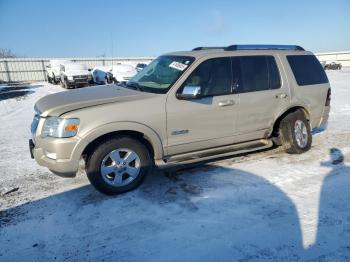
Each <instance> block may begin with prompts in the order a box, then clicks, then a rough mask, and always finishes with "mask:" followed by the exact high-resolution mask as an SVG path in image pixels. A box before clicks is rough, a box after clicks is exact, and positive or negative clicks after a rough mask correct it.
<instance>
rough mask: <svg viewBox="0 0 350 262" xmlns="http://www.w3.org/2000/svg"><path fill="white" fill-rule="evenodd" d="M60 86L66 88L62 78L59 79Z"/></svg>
mask: <svg viewBox="0 0 350 262" xmlns="http://www.w3.org/2000/svg"><path fill="white" fill-rule="evenodd" d="M60 86H61V87H62V88H66V87H65V85H64V80H62V78H61V80H60Z"/></svg>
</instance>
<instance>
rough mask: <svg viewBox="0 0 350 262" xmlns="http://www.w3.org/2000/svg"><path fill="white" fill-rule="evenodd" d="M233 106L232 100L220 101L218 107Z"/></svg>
mask: <svg viewBox="0 0 350 262" xmlns="http://www.w3.org/2000/svg"><path fill="white" fill-rule="evenodd" d="M234 104H235V101H234V100H226V101H220V102H219V104H218V105H219V106H221V107H224V106H233V105H234Z"/></svg>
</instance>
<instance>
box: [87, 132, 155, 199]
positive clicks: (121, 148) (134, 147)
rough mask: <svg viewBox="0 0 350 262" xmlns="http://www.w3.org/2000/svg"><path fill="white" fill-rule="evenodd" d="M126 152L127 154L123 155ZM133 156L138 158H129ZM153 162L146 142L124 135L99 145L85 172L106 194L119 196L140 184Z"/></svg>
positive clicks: (95, 185) (89, 159)
mask: <svg viewBox="0 0 350 262" xmlns="http://www.w3.org/2000/svg"><path fill="white" fill-rule="evenodd" d="M128 150H129V152H127V151H128ZM130 151H131V152H132V153H134V154H135V155H136V157H135V155H133V154H132V153H130ZM124 152H127V153H126V154H125V155H123V154H124ZM128 154H130V155H129V156H130V157H129V159H128V157H127V156H128ZM133 158H135V160H133V161H130V160H132V159H133ZM128 161H129V162H128ZM152 163H153V162H152V160H151V156H150V153H149V151H148V149H147V148H146V146H145V145H144V144H142V143H141V142H139V141H138V140H136V139H133V138H130V137H126V136H124V137H119V138H112V139H109V140H106V141H105V142H104V143H102V144H101V145H99V146H98V147H97V148H96V149H95V150H94V151H93V153H92V154H91V155H90V157H89V158H88V160H87V165H86V173H87V177H88V179H89V181H90V183H91V184H92V185H93V186H94V187H95V188H96V189H97V190H98V191H100V192H101V193H103V194H106V195H116V194H121V193H125V192H127V191H130V190H133V189H135V188H137V187H138V186H139V185H141V183H142V182H143V180H144V179H145V177H146V175H147V173H148V172H149V170H150V169H151V168H152V166H153V164H152ZM129 169H130V171H132V172H129V171H128V170H129ZM136 170H138V171H137V172H136ZM129 173H130V174H132V173H134V174H133V175H130V174H129Z"/></svg>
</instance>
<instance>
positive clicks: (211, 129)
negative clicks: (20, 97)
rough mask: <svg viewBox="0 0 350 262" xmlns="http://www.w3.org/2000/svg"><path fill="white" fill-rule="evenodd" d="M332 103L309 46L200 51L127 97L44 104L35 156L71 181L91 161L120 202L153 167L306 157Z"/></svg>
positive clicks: (154, 70)
mask: <svg viewBox="0 0 350 262" xmlns="http://www.w3.org/2000/svg"><path fill="white" fill-rule="evenodd" d="M124 68H126V67H125V66H124V67H123V69H124ZM135 71H136V70H135ZM330 99H331V87H330V84H329V81H328V78H327V75H326V74H325V71H324V70H323V68H322V66H321V65H320V63H319V61H318V60H317V58H316V57H315V56H314V55H313V53H311V52H308V51H305V50H304V49H303V48H301V47H299V46H280V45H272V46H270V45H257V46H256V45H243V46H240V45H232V46H228V47H222V48H219V47H216V48H214V47H211V48H202V47H201V48H195V49H193V50H192V51H187V52H186V51H185V52H175V53H170V54H166V55H163V56H160V57H158V58H157V59H155V60H153V62H152V63H151V64H150V65H149V66H147V68H146V69H144V70H143V71H141V72H140V73H138V74H137V75H136V76H135V77H134V78H132V79H131V80H130V81H128V82H127V83H126V84H125V86H124V87H123V86H118V85H111V86H101V87H92V88H87V89H83V90H73V91H72V92H69V93H68V92H59V93H56V94H51V95H48V96H46V97H44V98H41V99H40V100H39V101H38V102H37V103H36V105H35V116H34V120H33V123H32V127H31V131H32V140H30V141H29V145H30V152H31V156H32V157H33V158H35V160H36V161H37V162H38V163H39V164H40V165H42V166H46V167H48V168H49V169H50V170H51V171H52V172H54V173H57V174H60V175H66V176H74V175H75V174H76V172H77V171H78V169H79V166H80V167H81V166H82V165H80V163H81V159H84V160H85V170H86V174H87V176H88V178H89V180H90V182H91V183H92V184H93V185H94V186H95V188H96V189H97V190H99V191H101V192H103V193H105V194H118V193H123V192H126V191H129V190H132V189H134V188H136V187H137V186H139V185H140V184H141V183H142V181H143V180H144V178H145V176H146V175H147V173H148V172H149V171H150V170H152V168H153V165H156V166H158V167H163V168H164V167H169V166H172V165H178V164H180V165H181V164H186V163H193V162H196V161H204V160H209V159H212V158H217V157H223V156H228V155H233V154H242V153H246V152H250V151H254V150H260V149H266V148H270V147H272V146H273V145H279V146H282V148H283V149H284V150H286V152H288V153H291V154H301V153H304V152H306V151H308V150H309V149H310V148H311V144H312V132H311V131H312V130H313V129H315V128H319V127H325V126H326V124H327V121H328V114H329V110H330Z"/></svg>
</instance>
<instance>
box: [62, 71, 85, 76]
mask: <svg viewBox="0 0 350 262" xmlns="http://www.w3.org/2000/svg"><path fill="white" fill-rule="evenodd" d="M64 74H65V75H66V76H80V75H90V74H91V73H90V72H89V71H88V70H69V71H65V72H64Z"/></svg>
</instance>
